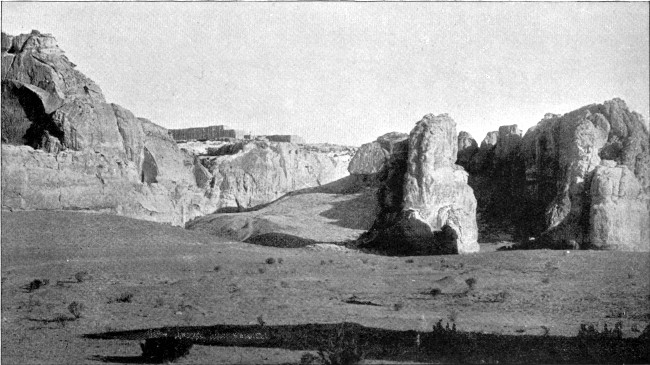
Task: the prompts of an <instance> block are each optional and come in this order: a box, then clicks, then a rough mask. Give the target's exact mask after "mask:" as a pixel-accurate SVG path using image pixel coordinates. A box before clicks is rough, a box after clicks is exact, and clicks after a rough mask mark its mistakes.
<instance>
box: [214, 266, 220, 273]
mask: <svg viewBox="0 0 650 365" xmlns="http://www.w3.org/2000/svg"><path fill="white" fill-rule="evenodd" d="M212 270H214V272H219V270H221V266H219V265H217V266H215V267H214V269H212Z"/></svg>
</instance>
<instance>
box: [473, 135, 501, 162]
mask: <svg viewBox="0 0 650 365" xmlns="http://www.w3.org/2000/svg"><path fill="white" fill-rule="evenodd" d="M498 139H499V132H497V131H493V132H488V133H487V135H486V136H485V138H483V141H482V142H481V146H480V147H479V149H478V151H477V152H476V153H475V154H474V155H473V156H472V159H471V161H470V167H469V171H472V172H482V171H485V170H487V169H489V168H491V167H492V161H493V160H494V150H495V148H496V145H497V140H498Z"/></svg>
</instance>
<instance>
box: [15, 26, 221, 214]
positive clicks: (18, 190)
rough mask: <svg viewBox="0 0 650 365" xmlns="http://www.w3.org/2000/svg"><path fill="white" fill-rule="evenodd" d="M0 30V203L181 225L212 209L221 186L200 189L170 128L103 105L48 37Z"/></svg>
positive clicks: (91, 85) (89, 83)
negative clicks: (0, 139)
mask: <svg viewBox="0 0 650 365" xmlns="http://www.w3.org/2000/svg"><path fill="white" fill-rule="evenodd" d="M2 37H3V55H2V57H3V63H2V67H3V68H2V96H3V98H2V134H3V146H2V153H3V154H2V170H3V171H2V206H3V208H5V209H25V210H30V209H52V210H56V209H82V210H97V211H108V212H113V213H116V214H121V215H126V216H130V217H136V218H141V219H148V220H155V221H160V222H168V223H172V224H177V225H181V224H184V223H185V222H186V221H187V220H189V219H191V218H194V217H196V216H198V215H203V214H207V213H210V212H213V211H214V210H215V209H217V207H218V205H217V203H218V192H217V194H215V192H214V191H213V190H212V189H201V188H199V187H197V179H200V180H201V184H204V185H205V180H206V178H207V177H206V176H205V174H204V175H203V176H201V174H200V172H203V173H205V171H202V170H201V167H197V166H196V165H195V164H194V159H193V156H191V155H188V154H184V153H182V152H181V151H180V150H179V148H178V146H177V145H176V144H175V142H174V141H173V140H172V139H171V137H170V136H169V133H168V131H167V130H166V129H164V128H162V127H160V126H157V125H155V124H153V123H151V122H149V121H147V120H144V119H138V118H136V117H135V116H134V115H133V114H132V113H131V112H130V111H128V110H127V109H125V108H122V107H120V106H119V105H115V104H107V103H106V102H105V100H104V96H103V95H102V92H101V89H100V88H99V87H98V86H97V85H96V84H95V83H94V82H93V81H92V80H90V79H88V78H87V77H86V76H84V75H83V74H81V73H80V72H78V71H77V70H75V69H74V67H75V65H74V64H73V63H71V62H70V61H68V59H67V57H66V56H65V55H64V54H63V51H62V50H61V49H60V48H59V47H58V45H57V43H56V40H55V39H54V38H53V37H52V36H51V35H48V34H41V33H39V32H38V31H32V33H31V34H23V35H20V36H16V37H11V36H8V35H6V34H3V36H2ZM9 44H11V46H9ZM4 143H6V144H4ZM11 144H13V145H19V146H11ZM20 145H28V146H31V147H27V146H20ZM197 170H198V173H197ZM197 176H198V178H197Z"/></svg>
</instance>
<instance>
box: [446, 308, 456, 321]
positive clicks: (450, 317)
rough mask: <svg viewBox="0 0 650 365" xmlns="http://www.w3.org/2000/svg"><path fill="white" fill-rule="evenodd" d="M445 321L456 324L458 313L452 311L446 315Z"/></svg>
mask: <svg viewBox="0 0 650 365" xmlns="http://www.w3.org/2000/svg"><path fill="white" fill-rule="evenodd" d="M447 319H449V322H452V323H456V320H457V319H458V311H457V310H455V309H452V310H451V311H450V312H449V314H448V315H447Z"/></svg>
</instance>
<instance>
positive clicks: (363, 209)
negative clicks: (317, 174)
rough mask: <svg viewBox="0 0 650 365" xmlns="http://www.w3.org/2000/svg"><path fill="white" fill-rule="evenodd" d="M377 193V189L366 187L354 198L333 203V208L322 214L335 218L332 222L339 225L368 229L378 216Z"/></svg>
mask: <svg viewBox="0 0 650 365" xmlns="http://www.w3.org/2000/svg"><path fill="white" fill-rule="evenodd" d="M375 195H376V190H375V189H370V188H368V189H365V190H363V191H362V192H359V194H358V196H357V197H355V198H354V199H350V200H346V201H341V202H335V203H333V204H332V208H330V209H328V210H326V211H324V212H322V213H320V215H321V216H323V217H325V218H329V219H333V220H335V221H334V222H330V224H333V225H336V226H339V227H344V228H351V229H363V230H368V229H370V227H371V226H372V223H373V222H374V220H375V218H376V207H377V198H376V197H375Z"/></svg>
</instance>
